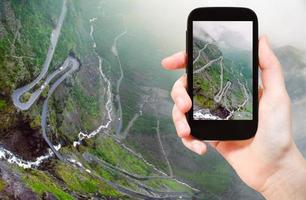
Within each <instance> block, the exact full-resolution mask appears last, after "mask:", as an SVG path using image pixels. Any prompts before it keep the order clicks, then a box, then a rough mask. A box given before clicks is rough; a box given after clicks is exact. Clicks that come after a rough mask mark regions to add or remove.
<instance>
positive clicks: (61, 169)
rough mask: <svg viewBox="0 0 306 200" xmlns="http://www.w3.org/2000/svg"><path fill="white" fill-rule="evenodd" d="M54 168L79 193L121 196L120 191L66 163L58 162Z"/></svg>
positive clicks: (70, 187)
mask: <svg viewBox="0 0 306 200" xmlns="http://www.w3.org/2000/svg"><path fill="white" fill-rule="evenodd" d="M55 170H56V174H57V176H58V177H59V178H60V179H62V180H63V181H64V182H65V184H66V185H67V186H68V187H69V189H71V190H73V191H76V192H79V193H81V194H93V193H96V192H98V193H99V194H101V195H103V196H106V197H113V198H116V197H120V196H121V194H120V193H118V192H117V191H116V190H115V189H114V188H112V187H110V186H109V185H107V184H106V183H103V182H101V181H100V180H97V179H95V178H93V177H91V176H90V175H89V174H88V173H86V172H80V171H78V170H76V169H75V168H73V167H71V166H69V165H67V164H64V163H58V164H57V165H56V167H55Z"/></svg>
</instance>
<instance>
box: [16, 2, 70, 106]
mask: <svg viewBox="0 0 306 200" xmlns="http://www.w3.org/2000/svg"><path fill="white" fill-rule="evenodd" d="M66 13H67V0H63V5H62V11H61V14H60V17H59V19H58V23H57V25H56V27H55V28H54V29H53V31H52V33H51V36H50V45H49V49H48V53H47V56H46V59H45V62H44V64H43V66H42V70H41V72H40V74H39V75H38V76H37V77H36V78H35V79H34V81H32V82H31V83H29V84H28V85H25V86H23V87H21V88H18V89H16V90H14V91H13V94H12V99H13V103H14V105H15V106H16V107H17V108H19V109H20V110H28V109H29V108H30V107H31V106H32V105H33V103H34V102H35V101H36V100H37V99H38V98H39V96H40V94H41V92H42V91H43V89H44V88H41V89H38V90H37V91H35V92H34V93H32V94H31V97H30V99H29V100H28V101H27V102H25V103H23V102H21V101H20V98H21V96H22V95H24V94H25V93H27V92H29V91H30V90H31V89H32V88H33V87H34V86H36V85H37V84H38V83H39V82H40V81H41V80H42V79H43V78H44V77H45V76H46V74H47V72H48V69H49V66H50V63H51V61H52V59H53V55H54V51H55V48H56V46H57V42H58V38H59V36H60V33H61V29H62V25H63V22H64V19H65V16H66ZM46 84H48V83H46ZM46 84H45V85H46Z"/></svg>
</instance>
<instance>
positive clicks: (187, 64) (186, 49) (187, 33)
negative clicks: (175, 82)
mask: <svg viewBox="0 0 306 200" xmlns="http://www.w3.org/2000/svg"><path fill="white" fill-rule="evenodd" d="M186 54H187V63H186V65H187V66H186V74H188V67H189V66H188V32H187V30H186Z"/></svg>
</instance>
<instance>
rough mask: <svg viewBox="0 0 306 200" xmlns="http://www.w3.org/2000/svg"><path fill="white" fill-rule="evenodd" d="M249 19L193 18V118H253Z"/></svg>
mask: <svg viewBox="0 0 306 200" xmlns="http://www.w3.org/2000/svg"><path fill="white" fill-rule="evenodd" d="M252 51H253V22H252V21H193V89H192V90H193V91H192V94H193V119H194V120H252V119H253V85H252V84H253V74H252V73H253V52H252Z"/></svg>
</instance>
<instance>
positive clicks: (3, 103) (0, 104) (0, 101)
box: [0, 99, 6, 111]
mask: <svg viewBox="0 0 306 200" xmlns="http://www.w3.org/2000/svg"><path fill="white" fill-rule="evenodd" d="M5 106H6V101H5V100H3V99H0V111H2V110H3V109H4V108H5Z"/></svg>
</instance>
